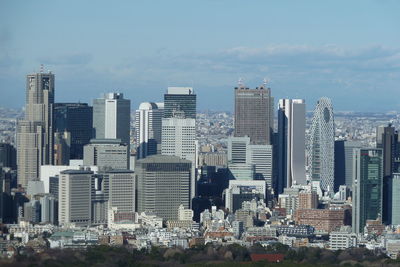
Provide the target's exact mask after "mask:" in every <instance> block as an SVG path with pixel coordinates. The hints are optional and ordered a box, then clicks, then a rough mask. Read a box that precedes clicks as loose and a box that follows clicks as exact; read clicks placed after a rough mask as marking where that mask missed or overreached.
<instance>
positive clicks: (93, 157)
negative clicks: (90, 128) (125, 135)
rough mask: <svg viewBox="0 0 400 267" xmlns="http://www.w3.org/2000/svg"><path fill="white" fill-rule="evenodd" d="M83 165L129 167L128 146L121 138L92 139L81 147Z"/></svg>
mask: <svg viewBox="0 0 400 267" xmlns="http://www.w3.org/2000/svg"><path fill="white" fill-rule="evenodd" d="M83 165H85V166H97V167H98V168H99V170H104V169H109V168H111V169H117V170H118V169H122V170H128V169H129V148H128V145H127V144H126V143H122V142H121V139H92V140H90V144H88V145H85V146H84V147H83Z"/></svg>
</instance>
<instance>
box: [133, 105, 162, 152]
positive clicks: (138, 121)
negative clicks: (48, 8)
mask: <svg viewBox="0 0 400 267" xmlns="http://www.w3.org/2000/svg"><path fill="white" fill-rule="evenodd" d="M163 115H164V103H151V102H144V103H141V104H140V106H139V109H138V110H136V114H135V129H136V156H137V159H142V158H145V157H147V156H150V155H155V154H160V153H161V127H162V117H163Z"/></svg>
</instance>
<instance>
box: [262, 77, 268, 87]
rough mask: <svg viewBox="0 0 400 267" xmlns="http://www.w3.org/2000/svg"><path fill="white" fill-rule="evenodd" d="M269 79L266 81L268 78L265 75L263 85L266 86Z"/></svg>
mask: <svg viewBox="0 0 400 267" xmlns="http://www.w3.org/2000/svg"><path fill="white" fill-rule="evenodd" d="M268 82H269V81H268V79H267V78H266V77H265V78H264V79H263V85H264V86H267V83H268Z"/></svg>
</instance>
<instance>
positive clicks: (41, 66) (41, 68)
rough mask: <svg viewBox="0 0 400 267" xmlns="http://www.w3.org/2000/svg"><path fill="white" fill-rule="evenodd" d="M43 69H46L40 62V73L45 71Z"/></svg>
mask: <svg viewBox="0 0 400 267" xmlns="http://www.w3.org/2000/svg"><path fill="white" fill-rule="evenodd" d="M43 71H44V66H43V64H40V73H43Z"/></svg>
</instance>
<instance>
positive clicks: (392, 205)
mask: <svg viewBox="0 0 400 267" xmlns="http://www.w3.org/2000/svg"><path fill="white" fill-rule="evenodd" d="M388 184H389V186H388V188H387V189H388V192H387V194H388V206H387V209H388V220H387V223H388V224H391V225H400V173H393V175H392V177H390V179H389V182H388Z"/></svg>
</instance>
